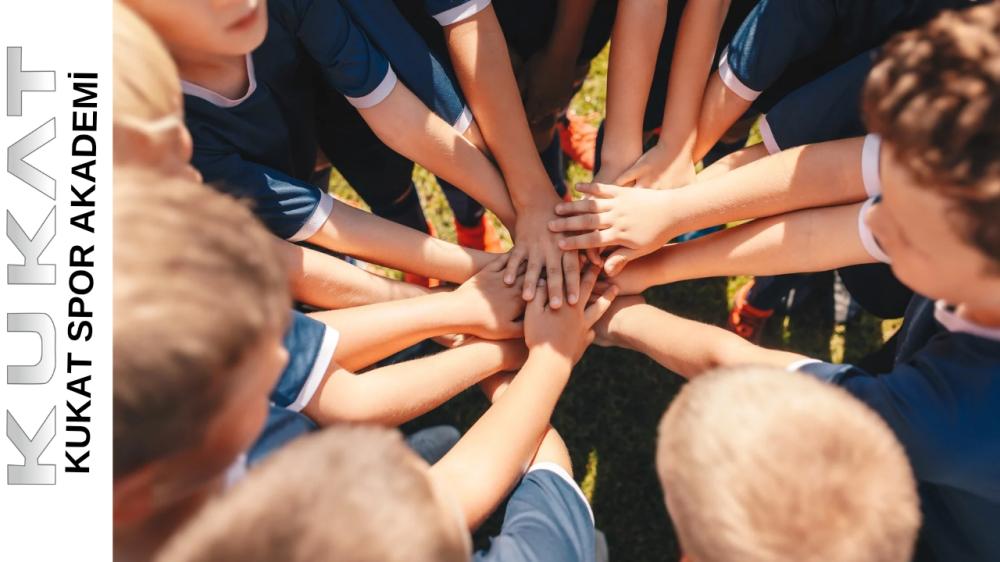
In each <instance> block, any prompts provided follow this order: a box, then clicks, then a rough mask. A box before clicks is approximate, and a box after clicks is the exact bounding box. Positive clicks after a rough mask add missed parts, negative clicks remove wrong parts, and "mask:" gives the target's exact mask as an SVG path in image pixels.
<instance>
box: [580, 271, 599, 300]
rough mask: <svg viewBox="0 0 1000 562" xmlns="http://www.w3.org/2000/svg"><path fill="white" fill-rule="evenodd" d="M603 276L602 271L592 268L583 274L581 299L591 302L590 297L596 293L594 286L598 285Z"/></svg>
mask: <svg viewBox="0 0 1000 562" xmlns="http://www.w3.org/2000/svg"><path fill="white" fill-rule="evenodd" d="M600 274H601V270H600V269H599V268H597V267H594V266H590V267H588V268H587V271H585V272H584V273H583V277H581V278H580V298H581V299H583V300H589V299H590V295H591V294H592V293H593V292H594V285H596V284H597V279H598V277H599V276H600Z"/></svg>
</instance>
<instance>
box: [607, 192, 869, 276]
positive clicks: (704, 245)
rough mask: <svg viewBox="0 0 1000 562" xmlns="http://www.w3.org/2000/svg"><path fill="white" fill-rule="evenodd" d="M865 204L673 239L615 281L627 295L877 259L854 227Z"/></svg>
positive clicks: (819, 210)
mask: <svg viewBox="0 0 1000 562" xmlns="http://www.w3.org/2000/svg"><path fill="white" fill-rule="evenodd" d="M863 206H864V205H863V204H860V203H859V204H854V205H842V206H839V207H825V208H821V209H809V210H805V211H797V212H794V213H788V214H785V215H779V216H776V217H770V218H765V219H758V220H755V221H752V222H749V223H746V224H743V225H740V226H737V227H735V228H730V229H727V230H723V231H721V232H716V233H715V234H711V235H709V236H705V237H704V238H699V239H697V240H692V241H690V242H684V243H681V244H671V245H669V246H665V247H664V248H663V249H661V250H657V251H656V252H654V253H652V254H650V255H648V256H645V257H643V258H641V259H638V260H636V261H634V262H632V263H631V264H629V265H628V266H627V267H626V268H625V269H624V270H623V271H622V272H621V273H620V274H619V275H618V276H616V277H614V281H613V282H614V284H615V285H618V286H619V287H620V288H621V289H622V294H627V295H628V294H638V293H640V292H642V291H644V290H646V289H647V288H649V287H652V286H653V285H663V284H666V283H673V282H676V281H683V280H688V279H701V278H705V277H720V276H725V275H779V274H783V273H799V272H811V271H828V270H831V269H836V268H838V267H844V266H848V265H857V264H863V263H874V262H875V261H877V260H875V259H874V258H873V257H872V256H871V254H870V253H869V251H868V250H867V249H866V247H865V244H864V242H863V241H862V238H861V233H860V229H859V228H858V225H859V217H860V214H861V209H862V207H863Z"/></svg>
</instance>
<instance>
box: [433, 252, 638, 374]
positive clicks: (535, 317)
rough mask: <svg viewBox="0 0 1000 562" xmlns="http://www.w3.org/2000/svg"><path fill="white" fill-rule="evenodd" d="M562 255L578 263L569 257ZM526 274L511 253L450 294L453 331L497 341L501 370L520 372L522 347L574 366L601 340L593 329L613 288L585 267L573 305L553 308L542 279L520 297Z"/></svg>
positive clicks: (610, 300) (609, 302) (613, 293)
mask: <svg viewBox="0 0 1000 562" xmlns="http://www.w3.org/2000/svg"><path fill="white" fill-rule="evenodd" d="M567 255H573V258H574V259H579V258H578V257H577V256H576V253H575V252H573V253H567ZM512 264H514V267H513V268H511V267H510V266H511V265H512ZM577 267H578V268H579V267H580V266H579V263H578V264H577ZM510 272H513V275H514V279H513V282H512V283H507V282H506V279H505V276H506V275H507V274H508V273H510ZM527 272H528V266H527V263H526V262H524V261H521V262H520V263H516V262H515V261H514V260H513V256H512V255H511V254H505V255H502V256H499V257H497V258H496V260H495V261H493V262H492V263H490V264H489V265H488V266H486V267H485V268H484V269H483V270H482V271H480V272H479V273H477V274H476V275H474V276H473V277H472V278H470V279H469V280H468V281H466V282H465V283H463V284H462V285H461V286H459V287H458V288H457V289H455V290H454V292H453V293H452V294H451V295H450V296H451V297H452V298H453V302H454V305H455V306H454V310H455V314H456V315H457V316H456V319H457V321H456V328H457V329H459V330H460V331H461V332H462V333H465V334H469V335H470V336H473V337H474V338H481V339H487V340H502V342H501V343H502V344H503V345H504V346H505V347H506V348H507V349H505V351H506V352H508V353H506V354H505V356H507V357H509V358H510V361H505V365H504V370H514V369H517V368H518V367H520V365H521V363H523V361H524V360H525V358H526V356H525V355H524V348H525V346H526V347H527V348H528V350H530V352H531V353H545V354H549V355H551V356H553V357H558V358H562V359H563V360H565V361H568V362H569V364H570V365H572V364H575V363H576V362H577V361H579V359H580V357H581V356H582V355H583V352H584V351H585V350H586V349H587V347H588V346H589V345H590V344H591V343H593V342H594V341H595V338H602V337H604V334H602V333H598V332H596V331H595V327H596V326H597V324H598V322H599V321H600V320H601V318H602V317H604V316H605V314H606V313H607V312H608V311H609V310H610V309H611V307H612V304H613V302H614V300H615V297H616V296H618V293H619V289H618V287H616V286H615V285H611V284H609V283H606V282H602V281H600V280H599V277H600V276H601V270H600V268H599V267H597V266H595V265H593V264H590V265H589V266H587V267H586V268H585V269H584V270H583V274H582V275H580V276H578V278H577V279H576V284H575V285H574V286H575V287H576V292H575V293H573V294H574V295H575V296H576V298H574V299H573V302H572V303H566V304H564V305H560V306H554V305H553V297H552V296H551V295H550V294H549V293H547V292H546V291H545V286H546V284H547V280H544V279H537V277H536V279H535V281H534V283H533V285H534V286H535V287H536V288H538V291H536V292H534V293H533V294H532V298H531V299H530V301H529V300H525V298H523V294H522V285H524V284H525V283H527V278H528V275H527ZM567 284H568V279H567ZM525 292H526V291H525ZM521 338H523V342H524V343H523V345H522V344H521V343H520V341H519V340H520V339H521ZM467 341H468V340H466V341H463V342H462V343H466V342H467Z"/></svg>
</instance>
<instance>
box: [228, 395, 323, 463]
mask: <svg viewBox="0 0 1000 562" xmlns="http://www.w3.org/2000/svg"><path fill="white" fill-rule="evenodd" d="M317 428H318V426H317V425H316V424H315V423H314V422H313V421H312V420H311V419H309V418H308V417H306V416H304V415H302V414H300V413H298V412H293V411H291V410H286V409H284V408H279V407H277V406H274V405H272V406H271V407H270V409H269V410H268V413H267V421H266V422H265V423H264V430H263V431H262V432H261V434H260V437H258V438H257V441H255V442H254V444H253V445H252V446H251V447H250V451H249V452H248V453H247V458H246V462H247V465H249V466H251V467H252V466H253V465H255V464H257V463H259V462H260V461H262V460H264V459H265V458H267V457H268V456H270V455H271V453H274V452H275V451H277V450H278V449H281V448H282V447H284V446H285V445H287V444H289V443H291V442H292V441H294V440H296V439H298V438H299V437H302V436H303V435H307V434H309V433H311V432H313V431H316V429H317Z"/></svg>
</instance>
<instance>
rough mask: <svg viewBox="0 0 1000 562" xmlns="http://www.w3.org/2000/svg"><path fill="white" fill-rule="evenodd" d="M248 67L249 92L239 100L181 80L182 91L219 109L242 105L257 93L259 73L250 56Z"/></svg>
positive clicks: (247, 58)
mask: <svg viewBox="0 0 1000 562" xmlns="http://www.w3.org/2000/svg"><path fill="white" fill-rule="evenodd" d="M246 65H247V80H248V82H249V86H247V92H246V93H245V94H243V95H242V96H240V97H239V98H236V99H232V98H227V97H226V96H224V95H222V94H220V93H218V92H213V91H212V90H209V89H208V88H205V87H203V86H199V85H197V84H193V83H191V82H188V81H186V80H181V91H182V92H183V93H185V94H187V95H189V96H194V97H196V98H201V99H203V100H205V101H207V102H208V103H210V104H212V105H214V106H217V107H222V108H226V109H229V108H233V107H236V106H238V105H240V104H241V103H243V102H245V101H246V100H247V98H249V97H250V96H252V95H253V93H254V92H256V91H257V73H256V71H255V70H254V64H253V58H251V57H250V55H247V56H246Z"/></svg>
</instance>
